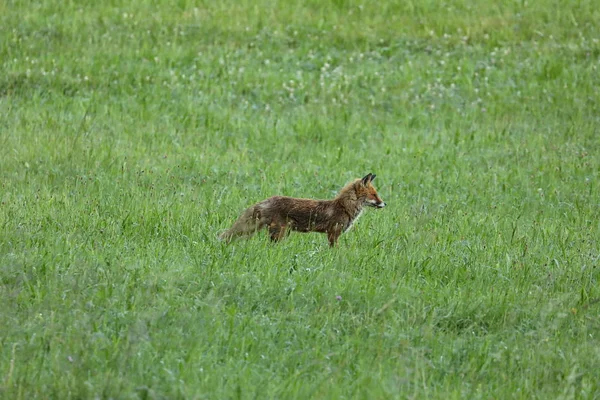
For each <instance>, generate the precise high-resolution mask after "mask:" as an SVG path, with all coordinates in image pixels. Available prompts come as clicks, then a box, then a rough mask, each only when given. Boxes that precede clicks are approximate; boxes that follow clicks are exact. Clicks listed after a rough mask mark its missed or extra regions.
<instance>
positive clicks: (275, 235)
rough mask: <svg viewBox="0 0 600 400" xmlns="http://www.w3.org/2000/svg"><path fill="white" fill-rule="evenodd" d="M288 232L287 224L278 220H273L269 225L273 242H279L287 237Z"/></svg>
mask: <svg viewBox="0 0 600 400" xmlns="http://www.w3.org/2000/svg"><path fill="white" fill-rule="evenodd" d="M286 233H287V226H286V225H285V224H279V223H277V222H271V224H270V225H269V236H270V237H271V240H272V241H273V242H279V241H280V240H281V239H283V238H284V237H285V235H286Z"/></svg>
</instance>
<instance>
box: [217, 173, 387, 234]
mask: <svg viewBox="0 0 600 400" xmlns="http://www.w3.org/2000/svg"><path fill="white" fill-rule="evenodd" d="M373 179H375V175H373V174H368V175H366V176H365V177H364V178H362V179H356V180H354V181H353V182H350V183H349V184H347V185H346V186H345V187H344V188H343V189H342V190H341V191H340V193H339V194H338V195H337V196H336V197H335V198H334V199H333V200H311V199H299V198H294V197H285V196H274V197H270V198H268V199H266V200H263V201H261V202H259V203H256V204H254V205H253V206H251V207H250V208H248V209H246V210H245V211H244V212H243V213H242V215H241V216H240V217H239V218H238V220H237V221H236V222H235V223H234V224H233V226H232V227H231V228H230V229H229V230H227V231H225V232H224V233H223V234H221V236H220V237H221V239H223V240H225V241H227V242H228V243H229V242H230V241H231V240H232V239H233V238H235V237H238V236H247V235H252V234H254V233H255V232H256V231H259V230H261V229H264V228H267V229H268V230H269V235H270V237H271V240H273V241H275V242H277V241H279V240H281V239H283V238H284V237H285V235H286V234H287V233H288V232H289V231H290V230H293V231H298V232H321V233H326V234H327V239H328V240H329V244H330V246H335V244H336V243H337V240H338V238H339V237H340V235H341V234H342V233H343V232H345V231H346V230H347V229H348V228H349V227H350V226H352V222H353V221H354V220H355V219H356V218H357V217H358V216H359V215H360V213H361V212H362V210H363V208H364V206H371V207H377V208H383V207H385V203H384V202H383V201H382V200H381V198H380V197H379V195H378V194H377V191H376V190H375V187H373V185H372V183H371V182H372V181H373Z"/></svg>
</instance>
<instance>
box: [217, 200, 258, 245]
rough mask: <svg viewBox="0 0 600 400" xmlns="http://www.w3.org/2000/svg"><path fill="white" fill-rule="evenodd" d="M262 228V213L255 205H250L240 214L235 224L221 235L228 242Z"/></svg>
mask: <svg viewBox="0 0 600 400" xmlns="http://www.w3.org/2000/svg"><path fill="white" fill-rule="evenodd" d="M260 228H261V226H260V215H259V213H258V212H257V210H256V209H255V207H250V208H248V209H247V210H246V211H244V212H243V213H242V215H240V217H239V218H238V219H237V221H235V223H234V224H233V226H232V227H231V228H229V229H228V230H226V231H225V232H223V233H221V234H220V235H219V238H220V239H221V240H223V241H225V242H227V243H229V242H231V241H232V240H233V239H235V238H236V237H239V236H249V235H252V234H254V233H255V232H256V231H258V230H259V229H260Z"/></svg>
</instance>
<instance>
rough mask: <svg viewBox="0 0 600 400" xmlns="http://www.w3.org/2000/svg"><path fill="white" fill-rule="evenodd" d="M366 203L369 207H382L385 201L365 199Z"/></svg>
mask: <svg viewBox="0 0 600 400" xmlns="http://www.w3.org/2000/svg"><path fill="white" fill-rule="evenodd" d="M367 205H368V206H369V207H374V208H383V207H385V203H384V202H383V201H382V202H380V203H376V202H371V201H367Z"/></svg>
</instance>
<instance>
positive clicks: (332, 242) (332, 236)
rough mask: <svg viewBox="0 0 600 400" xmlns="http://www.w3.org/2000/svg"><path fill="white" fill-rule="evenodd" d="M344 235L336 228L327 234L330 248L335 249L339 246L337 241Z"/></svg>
mask: <svg viewBox="0 0 600 400" xmlns="http://www.w3.org/2000/svg"><path fill="white" fill-rule="evenodd" d="M341 234H342V230H341V229H338V228H334V229H332V230H330V231H328V232H327V239H329V246H330V247H335V246H336V245H337V241H338V239H339V237H340V235H341Z"/></svg>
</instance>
